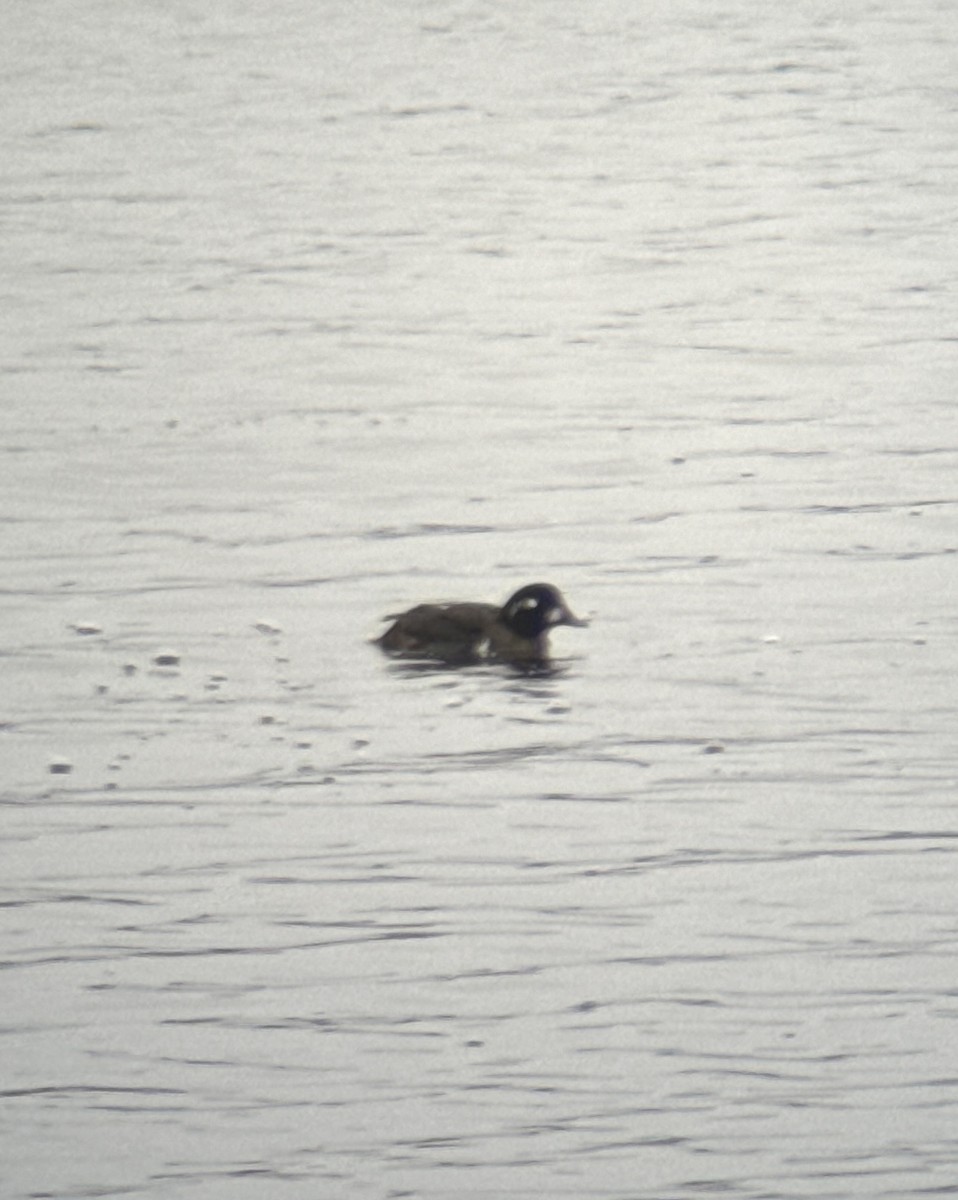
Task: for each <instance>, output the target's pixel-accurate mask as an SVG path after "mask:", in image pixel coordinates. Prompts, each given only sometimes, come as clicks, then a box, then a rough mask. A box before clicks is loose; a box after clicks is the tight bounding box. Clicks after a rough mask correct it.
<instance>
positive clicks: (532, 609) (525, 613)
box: [499, 583, 588, 640]
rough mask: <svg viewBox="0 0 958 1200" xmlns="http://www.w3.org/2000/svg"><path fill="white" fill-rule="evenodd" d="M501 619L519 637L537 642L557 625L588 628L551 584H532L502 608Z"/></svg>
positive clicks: (511, 598)
mask: <svg viewBox="0 0 958 1200" xmlns="http://www.w3.org/2000/svg"><path fill="white" fill-rule="evenodd" d="M499 619H500V620H501V621H502V622H503V624H504V625H506V626H507V627H508V628H509V629H511V630H512V632H513V633H514V634H516V635H517V636H518V637H522V638H529V639H530V640H534V639H536V638H538V637H541V636H542V634H544V633H548V631H549V630H550V629H551V628H552V627H553V626H554V625H587V624H588V621H582V620H580V619H579V618H578V617H577V616H576V615H575V614H574V613H573V612H572V610H571V609H570V608H569V606H568V605H567V604H566V602H565V600H563V598H562V593H561V592H560V591H559V589H558V588H557V587H553V586H552V584H551V583H528V584H526V586H525V587H522V588H520V589H519V590H518V591H517V592H516V593H515V594H514V595H512V596H510V597H509V599H508V600H507V601H506V602H505V604H504V605H503V606H502V612H501V613H500V614H499Z"/></svg>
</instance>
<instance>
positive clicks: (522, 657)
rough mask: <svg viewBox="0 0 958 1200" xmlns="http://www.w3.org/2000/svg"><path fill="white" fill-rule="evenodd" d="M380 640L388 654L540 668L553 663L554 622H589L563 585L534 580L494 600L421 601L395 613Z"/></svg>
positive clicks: (577, 623) (560, 623) (379, 642)
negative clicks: (564, 593) (576, 610)
mask: <svg viewBox="0 0 958 1200" xmlns="http://www.w3.org/2000/svg"><path fill="white" fill-rule="evenodd" d="M388 619H389V620H391V621H392V622H393V623H392V625H390V626H389V628H388V629H387V630H386V632H385V633H384V634H383V635H382V637H379V638H377V639H376V642H377V644H378V645H379V646H381V647H382V648H383V650H385V651H386V652H387V653H389V654H398V655H402V656H404V657H407V658H434V659H439V660H441V661H442V662H446V663H450V664H456V665H466V664H469V663H476V662H480V661H481V660H482V659H484V658H490V659H496V660H498V661H499V662H507V663H511V664H512V665H514V666H517V667H525V668H530V667H531V668H535V667H543V666H547V665H548V662H549V640H548V635H549V630H550V629H551V628H552V627H553V626H554V625H586V624H588V622H586V621H580V620H579V618H578V617H576V616H574V615H573V613H572V612H571V610H570V609H569V606H568V605H567V604H566V602H565V600H563V598H562V594H561V592H560V591H559V589H558V588H555V587H553V586H552V584H551V583H529V584H527V585H526V586H525V587H522V588H520V589H519V590H518V591H517V592H516V593H515V594H514V595H512V596H510V597H509V599H508V600H507V601H506V602H505V604H504V605H503V606H502V608H497V607H496V605H495V604H480V603H472V602H468V601H467V602H464V603H459V604H418V605H417V606H416V607H415V608H411V609H409V611H408V612H404V613H394V614H392V616H390V617H389V618H388Z"/></svg>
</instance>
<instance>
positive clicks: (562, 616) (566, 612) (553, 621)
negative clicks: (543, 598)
mask: <svg viewBox="0 0 958 1200" xmlns="http://www.w3.org/2000/svg"><path fill="white" fill-rule="evenodd" d="M549 624H550V625H576V626H578V627H579V628H580V629H581V628H584V627H585V626H586V625H588V624H589V622H588V621H583V620H582V618H581V617H577V616H576V615H575V613H574V612H573V611H572V610H571V609H570V608H566V606H565V605H564V604H563V606H562V607H561V608H555V609H553V610H552V612H551V613H550V614H549Z"/></svg>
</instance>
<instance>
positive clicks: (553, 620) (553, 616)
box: [546, 608, 565, 625]
mask: <svg viewBox="0 0 958 1200" xmlns="http://www.w3.org/2000/svg"><path fill="white" fill-rule="evenodd" d="M564 619H565V613H564V612H563V611H562V609H561V608H550V609H549V611H548V612H547V613H546V624H547V625H561V624H562V622H563V620H564Z"/></svg>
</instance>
